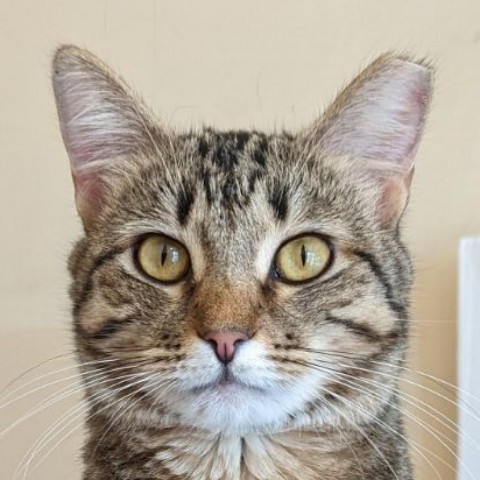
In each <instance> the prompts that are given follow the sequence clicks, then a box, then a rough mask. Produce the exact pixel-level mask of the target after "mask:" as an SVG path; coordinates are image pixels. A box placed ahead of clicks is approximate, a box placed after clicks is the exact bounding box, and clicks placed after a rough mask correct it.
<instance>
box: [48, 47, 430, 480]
mask: <svg viewBox="0 0 480 480" xmlns="http://www.w3.org/2000/svg"><path fill="white" fill-rule="evenodd" d="M53 75H54V87H55V93H56V97H57V103H58V108H59V116H60V123H61V127H62V132H63V136H64V140H65V143H66V147H67V151H68V153H69V156H70V159H71V162H72V172H73V176H74V181H75V187H76V198H77V206H78V210H79V213H80V215H81V216H82V220H83V222H84V226H85V236H84V238H82V239H81V240H80V241H79V242H78V244H77V245H76V247H75V249H74V251H73V253H72V255H71V258H70V264H69V267H70V272H71V274H72V278H73V282H72V287H71V297H72V301H73V316H74V326H75V339H76V345H77V350H78V356H79V359H80V361H81V362H82V365H84V366H82V367H81V368H82V371H83V373H84V378H85V389H86V395H87V401H88V402H89V407H90V416H89V418H88V420H87V426H88V433H89V438H88V441H87V443H86V446H85V451H84V461H85V474H84V478H85V479H88V480H147V479H148V480H154V479H155V480H157V479H162V480H178V479H182V480H184V479H185V480H187V479H188V480H272V479H277V478H283V479H285V480H310V479H312V480H313V479H318V478H322V479H323V480H329V479H331V480H333V479H336V480H355V479H362V478H363V479H375V480H380V479H392V478H397V479H398V480H410V479H412V471H411V467H410V462H409V456H408V448H407V440H406V438H405V437H404V428H403V422H402V416H401V413H400V410H399V406H398V400H397V395H396V393H395V389H396V387H397V383H398V373H399V370H400V368H401V366H402V365H403V362H404V358H405V352H406V349H407V341H408V329H409V328H408V324H409V320H408V299H409V291H410V286H411V280H412V267H411V264H410V260H409V256H408V253H407V250H406V249H405V247H404V246H403V244H402V242H401V239H400V234H399V221H400V218H401V215H402V212H403V210H404V208H405V204H406V201H407V198H408V188H409V184H410V180H411V173H412V166H413V157H414V154H415V151H416V149H417V146H418V141H419V139H420V136H421V133H422V129H423V124H424V119H425V115H426V109H427V106H428V103H429V98H430V88H431V87H430V83H431V78H430V77H431V72H430V70H429V69H428V68H427V67H426V66H425V65H423V64H419V63H414V62H412V61H411V60H409V59H406V58H404V57H397V56H392V55H385V56H382V57H380V58H379V59H378V60H377V61H376V62H374V64H372V65H371V66H370V67H368V68H367V69H366V70H365V71H364V72H363V73H362V74H361V75H360V76H359V77H358V78H357V79H356V80H355V81H354V82H353V83H352V84H351V85H350V86H349V87H347V89H346V90H345V91H344V92H343V93H342V94H341V95H340V96H339V98H338V100H337V101H336V102H335V103H334V104H333V105H332V107H331V108H330V109H329V110H327V112H326V114H325V115H324V116H323V117H322V118H321V119H320V120H319V121H317V122H316V123H315V124H314V125H312V126H311V127H310V128H307V129H305V130H304V131H302V132H300V133H298V134H289V133H285V132H277V133H269V134H266V133H262V132H256V131H230V132H221V131H216V130H212V129H209V128H205V129H202V130H198V131H191V132H188V133H181V134H180V133H176V132H172V131H170V130H168V128H166V127H164V126H161V125H160V124H159V123H158V122H157V121H156V120H155V119H154V117H153V116H152V115H151V114H150V113H149V112H148V109H147V108H145V107H144V106H143V105H142V104H141V102H140V101H139V100H138V99H137V98H136V97H135V95H134V94H132V93H131V92H130V91H129V90H128V87H126V86H125V84H124V82H123V81H122V80H120V79H118V77H117V76H116V75H115V74H113V73H112V72H111V71H110V70H109V69H108V68H107V67H106V66H105V65H103V64H102V63H101V62H100V61H99V60H98V59H96V58H95V57H93V55H91V54H90V53H88V52H85V51H83V50H79V49H76V48H75V47H63V48H62V49H60V50H59V51H58V52H57V55H56V58H55V61H54V74H53ZM152 232H160V233H163V234H166V235H168V236H170V237H172V238H175V239H177V240H178V241H180V242H181V243H182V244H183V245H184V246H185V247H186V248H187V250H188V251H189V253H190V256H191V262H192V271H191V274H190V275H189V276H188V277H186V279H185V280H184V281H182V282H180V283H178V284H175V285H170V286H164V285H159V284H158V283H155V282H152V281H151V280H149V279H148V278H146V277H145V276H143V275H142V274H141V273H140V272H139V271H138V270H137V268H136V265H135V262H134V261H133V254H132V250H133V246H134V245H135V243H136V241H137V239H138V238H139V237H141V236H142V235H144V234H146V233H152ZM304 232H315V233H318V234H321V235H322V236H324V237H325V238H328V239H329V241H330V242H331V244H332V245H333V254H334V260H333V262H332V265H331V267H330V268H329V269H328V271H327V272H326V273H325V274H324V275H322V276H321V277H320V278H318V279H316V280H314V281H311V282H309V283H305V284H302V285H301V286H292V285H288V284H285V283H282V282H280V281H278V279H277V278H276V277H275V275H274V272H272V259H273V257H274V255H275V252H276V250H277V249H278V247H279V246H280V245H281V244H282V243H283V242H284V241H285V240H286V239H288V238H290V237H294V236H295V235H298V234H300V233H304ZM206 328H208V329H218V330H222V329H241V330H242V331H245V332H248V336H249V337H251V339H250V340H249V341H247V342H245V343H244V344H242V346H241V348H239V349H238V352H237V354H236V356H235V359H234V361H233V362H232V363H231V364H230V365H229V367H228V376H229V377H228V378H234V379H235V382H233V383H232V382H230V383H226V384H221V383H218V382H219V378H220V376H222V375H225V374H226V373H225V370H224V368H225V367H224V366H223V365H221V364H220V363H219V362H218V360H217V358H216V357H215V355H214V353H213V351H212V348H211V347H210V345H208V344H207V342H205V341H204V340H202V339H201V338H199V336H198V333H197V332H198V331H200V330H201V329H206ZM92 361H98V362H104V363H103V364H102V363H98V364H96V365H92V364H90V366H88V362H92ZM86 362H87V363H86ZM108 362H110V363H108ZM112 365H114V367H112ZM222 378H223V377H222Z"/></svg>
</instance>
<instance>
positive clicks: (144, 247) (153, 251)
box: [134, 234, 190, 283]
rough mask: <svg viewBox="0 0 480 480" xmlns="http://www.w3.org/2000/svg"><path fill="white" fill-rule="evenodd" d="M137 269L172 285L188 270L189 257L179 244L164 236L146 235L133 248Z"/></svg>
mask: <svg viewBox="0 0 480 480" xmlns="http://www.w3.org/2000/svg"><path fill="white" fill-rule="evenodd" d="M134 255H135V261H136V264H137V266H138V268H139V269H140V270H141V271H142V272H143V273H145V274H146V275H147V276H149V277H151V278H153V279H155V280H158V281H159V282H163V283H174V282H178V281H180V280H181V279H182V278H184V277H185V276H186V275H187V273H188V272H189V270H190V256H189V254H188V252H187V250H186V248H185V247H184V246H183V245H182V244H180V243H179V242H177V241H175V240H173V239H171V238H169V237H166V236H164V235H153V234H152V235H148V236H146V237H144V238H143V239H142V240H141V241H140V243H139V244H138V245H137V247H136V248H135V253H134Z"/></svg>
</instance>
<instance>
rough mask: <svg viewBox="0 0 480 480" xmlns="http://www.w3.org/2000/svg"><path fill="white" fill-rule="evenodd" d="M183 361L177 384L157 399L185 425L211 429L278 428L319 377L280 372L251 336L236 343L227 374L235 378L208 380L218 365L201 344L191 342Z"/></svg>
mask: <svg viewBox="0 0 480 480" xmlns="http://www.w3.org/2000/svg"><path fill="white" fill-rule="evenodd" d="M189 365H190V366H191V368H188V373H187V371H186V369H182V374H181V377H180V378H178V380H177V381H178V384H177V385H178V387H177V388H173V389H172V390H170V391H169V392H164V394H165V393H167V394H166V395H162V398H161V400H162V403H163V404H164V405H166V406H167V407H168V408H169V410H170V411H171V413H173V414H177V415H179V416H180V418H181V419H182V423H184V424H185V425H188V426H192V427H197V428H201V429H205V430H209V431H211V432H223V433H232V434H239V433H248V432H252V431H261V430H265V431H272V430H276V429H279V428H281V427H282V425H284V424H285V422H286V421H287V419H288V415H289V414H294V413H296V412H298V411H299V410H300V409H301V408H302V407H303V406H304V405H305V404H306V403H308V401H310V400H312V399H313V398H315V397H316V396H317V395H318V391H319V386H320V385H322V384H323V382H324V375H323V374H321V373H320V372H312V373H310V374H308V375H304V376H298V377H295V378H293V376H292V377H287V378H285V376H284V375H280V374H279V373H278V372H277V371H276V368H275V366H274V364H273V362H272V361H270V360H268V359H267V358H265V353H264V347H263V346H262V344H261V343H260V342H257V341H253V340H252V341H250V342H248V343H246V344H244V345H242V348H241V349H240V350H239V351H238V352H237V354H236V356H235V359H234V361H233V362H232V364H231V372H232V375H233V377H234V378H235V379H236V380H238V381H239V382H241V384H235V383H229V384H223V385H222V384H220V385H214V386H212V385H210V386H208V385H209V384H211V383H212V382H213V383H214V382H215V381H216V380H217V379H218V378H219V376H220V375H221V372H222V366H221V365H220V363H219V362H218V360H217V359H216V357H215V355H214V353H213V351H212V349H211V347H210V346H208V345H206V344H203V343H200V342H199V343H198V344H197V345H196V346H195V347H194V351H193V353H192V355H191V356H189ZM252 365H254V367H252ZM202 387H205V388H202Z"/></svg>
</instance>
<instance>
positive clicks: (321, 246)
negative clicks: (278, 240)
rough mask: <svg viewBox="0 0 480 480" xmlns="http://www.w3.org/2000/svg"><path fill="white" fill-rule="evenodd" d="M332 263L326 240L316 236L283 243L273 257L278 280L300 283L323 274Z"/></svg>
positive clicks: (305, 236)
mask: <svg viewBox="0 0 480 480" xmlns="http://www.w3.org/2000/svg"><path fill="white" fill-rule="evenodd" d="M331 262H332V249H331V246H330V244H329V242H328V241H327V240H324V239H323V238H321V237H319V236H316V235H302V236H299V237H296V238H293V239H292V240H289V241H288V242H286V243H284V244H283V245H282V246H281V247H280V249H279V250H278V252H277V254H276V256H275V264H274V267H275V272H276V274H277V275H278V277H279V279H280V280H284V281H287V282H293V283H297V282H298V283H300V282H306V281H308V280H312V279H314V278H316V277H318V276H320V275H321V274H322V273H324V272H325V271H326V270H327V269H328V267H329V266H330V264H331Z"/></svg>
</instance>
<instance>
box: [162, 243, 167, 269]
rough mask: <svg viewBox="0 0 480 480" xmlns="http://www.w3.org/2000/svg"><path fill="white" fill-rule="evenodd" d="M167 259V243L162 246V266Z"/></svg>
mask: <svg viewBox="0 0 480 480" xmlns="http://www.w3.org/2000/svg"><path fill="white" fill-rule="evenodd" d="M166 260H167V246H166V245H165V244H163V246H162V257H161V262H162V267H163V266H164V265H165V261H166Z"/></svg>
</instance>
